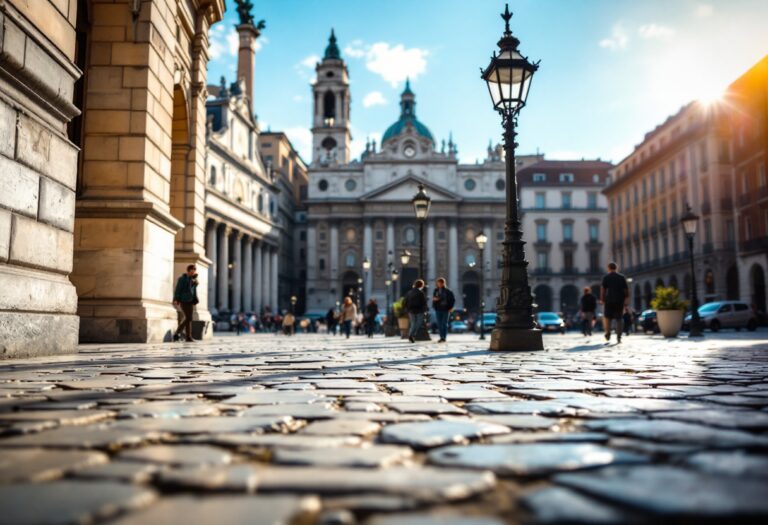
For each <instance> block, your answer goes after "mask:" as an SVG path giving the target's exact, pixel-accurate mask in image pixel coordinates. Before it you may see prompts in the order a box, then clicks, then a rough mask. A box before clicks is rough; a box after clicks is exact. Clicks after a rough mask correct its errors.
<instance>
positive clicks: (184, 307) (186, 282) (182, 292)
mask: <svg viewBox="0 0 768 525" xmlns="http://www.w3.org/2000/svg"><path fill="white" fill-rule="evenodd" d="M199 302H200V301H198V299H197V267H196V266H195V265H194V264H190V265H189V266H187V271H186V273H184V274H182V275H181V276H180V277H179V278H178V280H177V281H176V289H175V290H174V292H173V305H174V306H176V307H178V308H179V309H180V310H181V314H182V318H181V321H180V322H179V326H177V327H176V332H175V333H174V334H173V340H174V341H178V340H179V339H180V338H181V333H182V331H183V332H184V338H185V340H186V341H187V342H188V343H191V342H192V341H194V339H192V315H193V311H194V309H195V305H196V304H197V303H199Z"/></svg>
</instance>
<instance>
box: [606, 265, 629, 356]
mask: <svg viewBox="0 0 768 525" xmlns="http://www.w3.org/2000/svg"><path fill="white" fill-rule="evenodd" d="M617 270H618V266H617V265H616V263H615V262H610V263H608V273H607V274H606V275H605V276H604V277H603V284H602V286H601V287H600V302H601V303H602V304H603V328H605V340H606V342H610V340H611V321H615V322H616V342H617V343H621V332H622V331H621V320H622V317H623V315H624V309H625V308H626V307H627V305H628V303H629V286H628V285H627V278H626V277H624V276H623V275H622V274H620V273H619V272H618V271H617Z"/></svg>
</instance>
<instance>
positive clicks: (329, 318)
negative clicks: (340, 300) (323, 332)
mask: <svg viewBox="0 0 768 525" xmlns="http://www.w3.org/2000/svg"><path fill="white" fill-rule="evenodd" d="M325 325H326V326H327V327H328V333H329V334H333V335H336V309H335V308H329V309H328V313H326V314H325Z"/></svg>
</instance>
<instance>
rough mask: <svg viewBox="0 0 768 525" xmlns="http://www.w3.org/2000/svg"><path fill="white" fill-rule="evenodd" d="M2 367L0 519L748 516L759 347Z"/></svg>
mask: <svg viewBox="0 0 768 525" xmlns="http://www.w3.org/2000/svg"><path fill="white" fill-rule="evenodd" d="M546 344H547V347H548V350H547V351H544V352H532V353H515V354H510V353H490V352H488V351H485V349H484V348H485V347H484V346H483V345H481V344H480V343H479V342H478V341H477V340H476V337H474V336H469V335H467V336H454V337H451V338H450V342H449V343H448V344H436V343H434V342H432V343H428V344H427V343H424V344H417V345H410V344H408V343H407V342H404V341H401V340H399V339H385V338H383V337H382V336H377V337H376V338H374V339H365V338H362V337H357V338H355V337H353V338H352V339H349V340H346V339H342V338H337V337H330V336H324V335H317V336H310V335H299V336H296V337H284V336H268V335H258V336H242V337H219V338H217V339H215V340H214V341H212V342H208V343H196V344H191V345H190V344H180V343H179V344H163V345H110V346H104V347H94V346H86V347H83V348H82V351H81V353H80V354H79V355H75V356H64V357H54V358H43V359H35V360H24V361H12V362H3V363H0V434H1V435H0V509H2V512H1V515H0V522H3V523H9V524H15V525H20V524H25V523H71V522H76V523H91V522H97V523H98V522H109V523H119V524H121V525H128V524H151V523H162V524H170V523H184V524H185V525H193V524H197V523H215V524H217V525H227V524H249V525H252V524H278V523H285V524H288V523H302V524H308V523H318V524H324V525H331V524H338V525H345V524H353V523H360V524H366V525H389V524H427V525H428V524H438V523H439V524H449V525H450V524H454V523H457V524H458V523H461V524H470V525H475V524H476V525H493V524H500V523H547V524H549V523H596V524H606V523H702V522H706V523H710V522H715V523H717V522H722V523H739V524H741V523H752V522H754V523H766V521H765V519H766V517H768V332H765V331H761V332H757V333H749V334H747V333H741V334H736V333H734V334H730V335H726V334H717V335H708V336H707V337H706V338H705V339H703V340H700V341H687V340H685V339H678V340H671V341H665V340H663V339H661V338H659V337H647V336H631V337H629V338H626V339H625V342H624V343H622V344H621V345H615V344H612V345H608V346H606V345H605V344H603V340H602V338H600V337H593V338H592V339H591V340H586V339H583V338H581V337H580V336H577V335H566V336H560V335H553V336H547V337H546Z"/></svg>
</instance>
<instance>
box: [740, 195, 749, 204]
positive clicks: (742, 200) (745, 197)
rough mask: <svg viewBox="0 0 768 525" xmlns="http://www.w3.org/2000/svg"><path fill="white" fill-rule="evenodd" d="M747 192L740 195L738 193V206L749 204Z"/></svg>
mask: <svg viewBox="0 0 768 525" xmlns="http://www.w3.org/2000/svg"><path fill="white" fill-rule="evenodd" d="M749 201H750V198H749V193H744V194H742V195H739V206H747V205H749Z"/></svg>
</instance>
